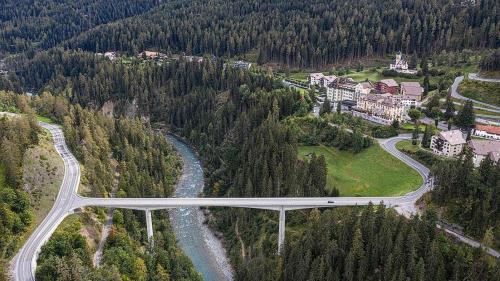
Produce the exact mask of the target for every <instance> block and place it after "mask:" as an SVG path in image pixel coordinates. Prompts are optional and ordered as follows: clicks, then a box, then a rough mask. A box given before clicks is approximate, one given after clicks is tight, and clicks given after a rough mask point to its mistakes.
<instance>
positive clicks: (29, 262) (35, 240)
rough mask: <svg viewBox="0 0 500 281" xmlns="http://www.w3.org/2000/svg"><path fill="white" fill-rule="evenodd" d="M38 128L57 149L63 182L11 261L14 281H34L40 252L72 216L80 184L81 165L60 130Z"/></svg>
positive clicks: (42, 124)
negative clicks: (50, 207)
mask: <svg viewBox="0 0 500 281" xmlns="http://www.w3.org/2000/svg"><path fill="white" fill-rule="evenodd" d="M40 126H42V127H43V128H45V129H47V130H48V131H49V132H50V133H51V134H52V137H53V139H54V145H55V147H56V150H57V152H58V153H59V155H60V156H61V158H62V159H63V161H64V179H63V182H62V184H61V188H60V189H59V194H58V195H57V198H56V200H55V202H54V205H53V206H52V209H51V210H50V212H49V214H48V215H47V216H46V217H45V219H44V220H43V221H42V222H41V223H40V225H39V226H38V227H37V228H36V229H35V230H34V231H33V233H32V234H31V236H30V237H29V238H28V240H27V241H26V242H25V243H24V245H23V247H22V248H21V249H20V251H19V253H18V254H17V255H16V256H15V257H14V259H13V261H12V271H13V277H14V279H15V280H17V281H27V280H35V269H36V260H37V258H38V254H39V252H40V249H41V247H42V245H43V244H44V243H45V242H46V241H47V240H49V238H50V236H51V235H52V233H53V232H54V231H55V230H56V228H57V226H58V225H59V224H60V223H61V222H62V221H63V220H64V218H65V217H66V216H68V215H69V214H71V213H73V208H72V206H73V205H74V201H75V200H76V199H77V197H76V194H77V189H78V184H79V182H80V165H79V164H78V161H77V160H76V158H75V157H74V156H73V154H71V152H70V151H69V149H68V147H67V146H66V142H65V141H64V135H63V132H62V130H61V129H60V128H59V127H58V126H56V125H51V124H47V123H43V122H40Z"/></svg>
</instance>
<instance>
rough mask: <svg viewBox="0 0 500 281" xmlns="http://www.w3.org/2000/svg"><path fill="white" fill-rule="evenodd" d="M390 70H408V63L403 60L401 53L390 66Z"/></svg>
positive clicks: (398, 53)
mask: <svg viewBox="0 0 500 281" xmlns="http://www.w3.org/2000/svg"><path fill="white" fill-rule="evenodd" d="M389 69H392V70H396V71H397V70H408V62H407V61H406V60H404V59H403V55H402V54H401V52H397V54H396V58H395V59H394V60H393V61H392V63H391V64H390V65H389Z"/></svg>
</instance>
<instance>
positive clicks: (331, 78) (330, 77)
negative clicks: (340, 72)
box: [323, 75, 337, 82]
mask: <svg viewBox="0 0 500 281" xmlns="http://www.w3.org/2000/svg"><path fill="white" fill-rule="evenodd" d="M323 79H324V80H326V81H328V82H333V81H335V79H337V76H335V75H329V76H324V77H323Z"/></svg>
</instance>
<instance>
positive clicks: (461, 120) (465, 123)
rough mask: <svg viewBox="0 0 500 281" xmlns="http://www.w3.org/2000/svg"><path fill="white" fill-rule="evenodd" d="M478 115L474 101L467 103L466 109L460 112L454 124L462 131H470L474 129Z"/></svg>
mask: <svg viewBox="0 0 500 281" xmlns="http://www.w3.org/2000/svg"><path fill="white" fill-rule="evenodd" d="M475 120H476V115H475V114H474V105H473V103H472V101H466V102H465V104H464V107H463V108H462V109H461V110H459V111H458V113H457V115H456V116H455V121H454V123H455V124H456V125H457V126H458V127H459V128H460V129H462V130H470V129H472V128H473V127H474V125H475Z"/></svg>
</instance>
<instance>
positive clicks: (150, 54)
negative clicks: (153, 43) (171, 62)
mask: <svg viewBox="0 0 500 281" xmlns="http://www.w3.org/2000/svg"><path fill="white" fill-rule="evenodd" d="M137 57H139V58H146V59H150V60H156V59H166V58H167V55H166V54H164V53H160V52H153V51H144V52H141V53H139V54H138V55H137Z"/></svg>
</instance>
